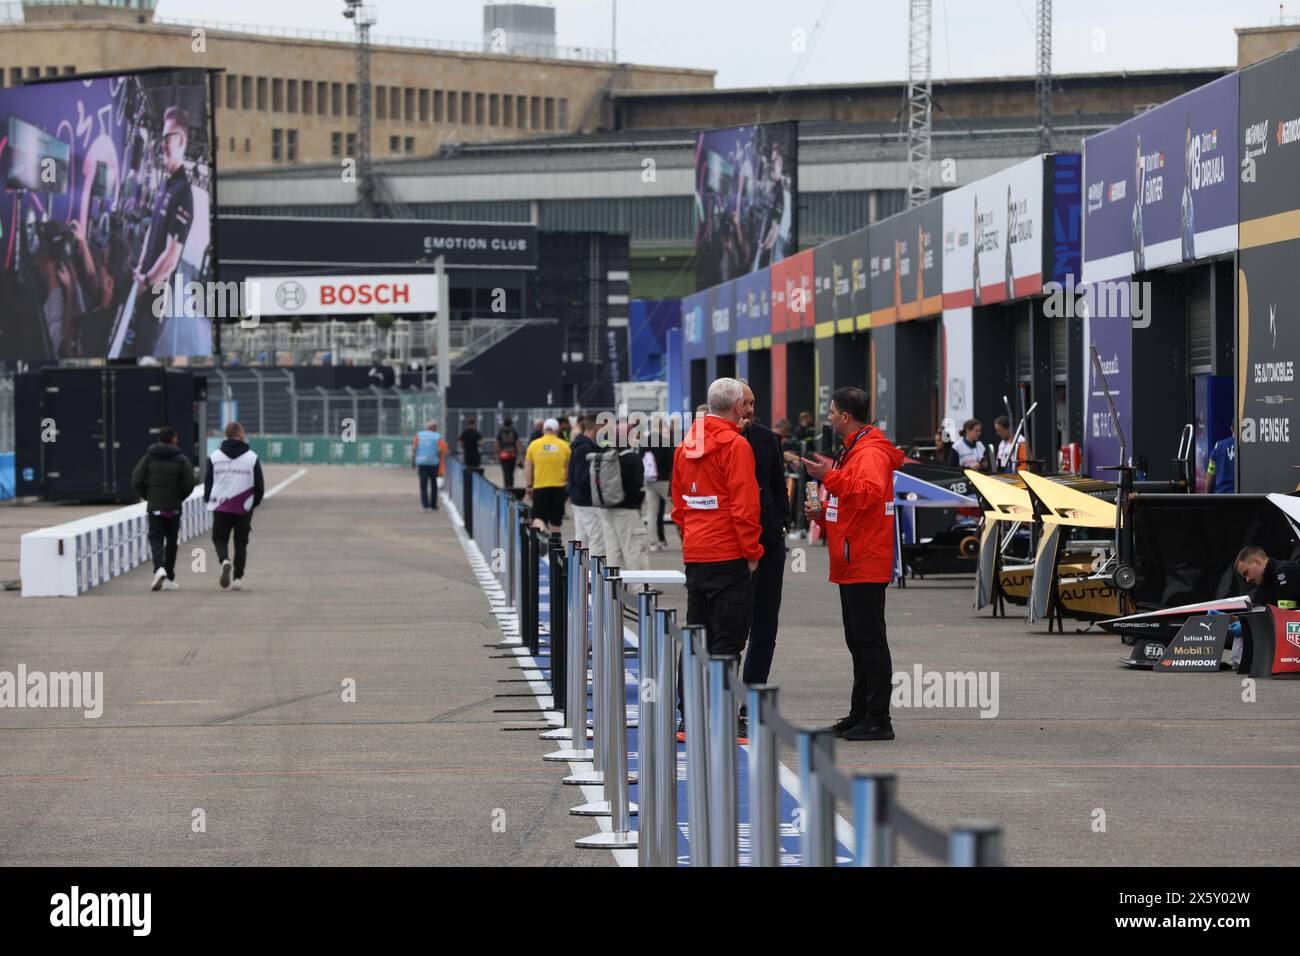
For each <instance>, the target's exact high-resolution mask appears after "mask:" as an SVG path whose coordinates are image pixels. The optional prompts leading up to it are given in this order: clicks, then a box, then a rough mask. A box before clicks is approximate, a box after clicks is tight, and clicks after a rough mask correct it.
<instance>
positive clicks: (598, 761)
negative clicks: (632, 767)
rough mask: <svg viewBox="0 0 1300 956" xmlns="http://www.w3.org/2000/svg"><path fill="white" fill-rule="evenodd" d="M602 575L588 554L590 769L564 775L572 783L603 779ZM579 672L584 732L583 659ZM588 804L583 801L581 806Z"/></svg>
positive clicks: (601, 565)
mask: <svg viewBox="0 0 1300 956" xmlns="http://www.w3.org/2000/svg"><path fill="white" fill-rule="evenodd" d="M604 576H605V559H604V558H602V557H601V556H600V555H598V554H593V555H590V559H589V560H588V561H587V578H586V580H587V588H588V590H589V591H590V594H591V632H590V636H589V637H587V638H586V639H585V640H586V641H588V642H589V643H590V645H591V770H589V771H585V772H583V773H573V774H569V776H567V777H565V778H564V780H563V781H562V782H563V783H567V784H571V785H593V786H595V785H600V784H603V783H604V782H605V752H604V734H605V713H604V711H605V703H604V701H605V698H604V695H602V694H601V692H600V688H601V680H602V679H603V676H602V675H603V674H604V671H605V650H604V647H605V642H604V641H603V640H602V639H601V635H603V634H604V633H605V589H604V587H603V585H602V582H603V580H604ZM580 670H581V672H582V694H581V695H580V697H581V700H582V702H583V708H584V709H583V714H582V720H581V722H580V723H579V726H580V727H582V728H583V731H584V732H585V730H586V726H587V715H586V709H585V708H586V703H587V674H586V671H587V664H586V661H585V660H584V661H583V663H582V666H581V667H580ZM587 806H590V805H589V804H583V807H584V808H585V807H587Z"/></svg>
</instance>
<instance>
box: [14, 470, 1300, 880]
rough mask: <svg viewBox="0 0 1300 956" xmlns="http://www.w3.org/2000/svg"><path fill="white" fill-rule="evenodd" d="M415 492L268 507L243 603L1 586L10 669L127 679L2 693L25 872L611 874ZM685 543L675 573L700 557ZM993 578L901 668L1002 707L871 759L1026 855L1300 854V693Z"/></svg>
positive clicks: (353, 487)
mask: <svg viewBox="0 0 1300 956" xmlns="http://www.w3.org/2000/svg"><path fill="white" fill-rule="evenodd" d="M291 470H292V469H289V470H288V471H291ZM284 474H285V471H284V470H281V471H280V472H279V473H278V474H275V475H272V474H268V482H274V481H275V480H278V479H279V478H280V477H283V476H284ZM414 495H415V482H414V477H413V476H412V475H411V474H410V473H409V472H408V471H405V470H391V471H389V470H383V469H373V470H363V469H347V468H335V469H331V468H314V469H310V470H309V472H308V474H307V475H306V476H305V477H303V478H301V479H299V480H298V481H297V482H296V483H294V484H293V485H290V486H289V487H288V488H286V489H285V490H284V491H283V492H282V493H281V494H280V495H279V496H277V497H276V498H275V499H273V500H272V501H271V502H269V503H268V504H267V505H266V507H265V508H264V509H263V511H262V512H259V514H258V515H257V517H256V519H255V522H254V534H253V540H252V545H251V558H250V565H249V572H248V573H249V578H248V581H249V589H248V590H247V591H245V592H242V593H233V592H222V591H220V590H219V589H218V588H217V586H216V581H215V578H216V567H215V561H214V560H213V559H212V557H211V553H210V549H209V558H208V560H209V564H208V569H209V570H208V572H207V574H205V575H204V574H194V573H192V572H191V571H190V570H189V563H188V557H187V556H188V554H189V549H190V548H191V547H193V546H194V544H197V543H198V542H195V543H193V544H187V545H185V546H183V548H182V561H181V562H179V565H180V567H181V568H182V569H183V570H181V572H180V574H179V575H178V578H179V580H180V583H181V587H182V590H181V591H179V592H174V593H170V592H169V593H161V594H152V593H150V592H149V591H148V590H147V586H148V585H147V577H148V574H147V571H146V570H144V569H140V570H138V571H136V572H133V573H132V574H130V575H128V576H126V577H125V578H122V579H119V580H117V581H114V582H111V583H110V584H108V585H106V586H104V587H101V588H98V589H96V590H95V591H93V592H91V593H90V594H89V595H86V596H83V597H80V598H76V599H62V600H57V599H40V600H37V599H32V600H26V601H24V600H22V599H21V598H19V597H18V596H17V594H15V593H12V592H11V593H3V594H0V669H10V670H12V669H13V668H14V667H15V666H16V665H17V663H18V662H24V663H26V664H27V666H28V668H29V669H32V670H64V669H71V668H76V669H80V670H103V671H104V672H105V682H106V696H107V704H106V708H105V713H104V716H103V717H102V718H100V719H99V720H86V719H84V718H82V717H81V716H80V714H79V713H77V714H75V715H74V714H73V713H69V712H66V711H31V710H22V711H18V710H0V862H3V863H7V864H30V863H53V864H110V865H111V864H127V863H146V864H166V865H189V864H216V865H226V864H231V865H234V864H239V865H250V864H304V863H305V864H371V863H394V864H449V865H458V864H480V865H499V864H524V865H610V863H611V862H612V860H611V857H610V855H609V854H608V853H606V852H604V851H579V850H576V849H573V842H572V841H573V840H574V838H576V837H579V836H582V835H584V834H586V833H588V832H591V831H592V830H593V827H592V826H591V823H590V821H587V822H583V821H581V820H578V819H577V818H574V817H571V816H569V814H568V810H569V808H570V806H572V805H575V804H576V803H578V802H580V800H579V794H578V793H577V792H576V790H575V789H574V788H569V787H561V786H560V783H559V780H560V777H561V776H562V775H563V773H564V772H566V771H565V770H564V769H563V768H562V766H561V765H547V764H543V763H542V761H541V760H540V757H541V754H542V753H544V752H546V751H547V750H550V749H553V748H552V746H551V745H548V744H546V743H544V742H542V741H539V740H538V739H537V738H536V735H535V734H531V733H503V732H501V731H500V730H499V727H500V726H501V725H502V723H503V718H502V715H499V714H494V713H493V709H494V707H500V706H502V702H501V701H500V700H498V699H496V698H494V697H493V695H494V694H496V693H499V692H501V691H502V689H503V688H511V686H512V685H508V684H501V683H498V681H499V680H500V679H503V678H510V677H513V676H515V675H516V673H517V672H514V671H511V670H509V669H508V667H509V664H510V662H509V661H506V660H496V659H492V658H490V657H489V655H490V654H491V653H493V652H492V651H489V650H488V649H487V648H486V647H484V645H485V644H489V643H492V642H494V641H496V640H498V639H499V637H500V633H499V631H497V629H496V626H495V623H494V622H493V620H492V618H491V616H490V615H489V614H488V610H487V603H486V601H485V599H484V597H483V594H482V592H481V591H480V590H479V589H478V587H477V585H476V584H475V583H474V578H473V576H472V574H471V572H470V569H469V567H468V565H467V563H466V561H465V557H464V554H463V551H462V549H461V547H460V544H459V543H458V541H457V539H456V537H455V535H454V533H453V531H452V529H451V527H450V525H449V522H448V520H447V518H446V515H445V513H439V514H437V515H429V514H425V513H422V512H421V511H420V510H419V508H418V504H416V503H415V500H414ZM11 517H12V516H10V515H6V514H5V512H4V511H3V510H0V527H4V526H5V521H6V520H8V519H9V518H11ZM60 520H64V519H60ZM39 523H42V524H45V523H50V522H49V521H44V520H43V521H41V522H39ZM32 526H33V527H35V526H36V525H35V524H33V525H32ZM668 537H669V541H670V542H671V543H672V546H671V549H670V550H669V551H667V552H663V553H659V554H655V555H653V556H652V560H653V562H654V565H655V566H656V567H665V568H667V567H680V559H681V552H680V550H679V545H678V543H677V541H676V538H675V536H674V535H673V533H672V532H671V531H670V532H669V535H668ZM6 547H9V545H7V544H6ZM791 548H792V549H794V548H803V549H804V551H803V554H802V557H801V561H802V562H803V564H802V565H801V566H804V567H805V568H806V569H805V570H803V571H802V572H795V571H794V570H793V569H792V567H791V565H792V564H793V561H794V558H795V553H794V552H793V551H792V555H791V563H790V564H787V576H786V587H785V601H784V606H783V611H782V627H781V632H780V637H779V639H778V644H777V653H776V662H775V665H774V668H773V673H772V677H771V683H773V684H776V685H779V686H780V688H781V707H782V711H783V712H784V713H785V715H786V716H787V717H788V718H789V719H791V720H793V721H794V722H796V723H801V724H806V725H809V726H812V725H819V724H825V723H828V722H829V721H831V720H833V719H835V718H837V717H839V716H840V715H842V714H843V713H845V712H846V711H847V699H848V693H849V686H850V680H851V673H850V668H849V659H848V653H847V651H846V650H845V648H844V644H843V637H842V630H841V625H840V618H839V602H838V597H837V595H836V593H835V591H834V589H833V588H832V586H830V585H829V584H828V583H827V582H826V553H825V550H824V549H823V548H818V547H812V548H808V547H806V546H804V545H802V544H801V543H798V542H792V543H791ZM970 597H971V585H970V581H969V579H968V578H946V579H940V578H936V579H931V580H927V581H919V582H911V583H910V584H909V586H908V587H907V588H905V589H891V590H890V592H889V597H888V619H889V627H890V643H891V646H892V648H893V656H894V669H895V671H908V672H910V671H911V670H912V668H913V665H915V664H918V663H919V664H921V665H923V668H924V669H925V670H927V671H931V670H933V671H987V672H995V673H997V675H998V681H999V684H998V690H999V695H998V705H999V713H998V716H997V717H996V718H992V719H981V718H980V717H979V716H978V712H977V711H976V710H975V709H971V708H968V709H955V708H949V709H943V708H937V709H936V708H923V709H914V708H913V709H903V710H896V711H895V714H894V724H895V729H896V731H897V734H898V739H897V740H895V741H893V742H888V743H848V742H839V743H838V747H837V755H838V757H839V760H840V762H841V764H842V765H843V766H845V767H846V768H852V769H868V768H870V769H882V770H892V771H894V772H895V773H897V775H898V778H899V787H898V789H899V795H900V798H901V800H902V801H903V803H904V805H905V806H906V807H907V808H908V809H909V810H911V811H912V812H913V813H915V814H917V815H919V816H920V817H922V818H923V819H925V820H927V821H929V822H931V823H933V824H936V825H940V826H950V825H951V824H953V823H954V822H956V821H958V820H962V819H970V818H985V819H992V820H995V821H997V822H999V823H1000V824H1001V825H1002V826H1003V827H1004V829H1005V855H1006V858H1007V860H1008V862H1010V863H1012V864H1016V865H1068V864H1082V865H1170V864H1180V865H1226V864H1244V865H1277V866H1282V865H1288V866H1294V865H1296V864H1297V863H1300V843H1298V842H1297V841H1295V840H1294V839H1291V838H1290V836H1289V829H1288V827H1287V825H1286V821H1287V820H1289V819H1290V817H1291V813H1292V810H1293V806H1294V802H1295V791H1296V788H1297V784H1300V740H1298V739H1297V731H1298V730H1300V683H1295V682H1286V681H1269V680H1262V681H1259V682H1258V684H1257V686H1256V688H1255V693H1256V697H1257V699H1256V701H1255V702H1253V703H1246V702H1243V700H1242V694H1243V688H1242V679H1241V678H1240V677H1239V676H1237V675H1235V674H1233V673H1230V672H1223V673H1220V674H1209V675H1204V674H1154V673H1151V672H1132V671H1128V670H1126V669H1124V668H1122V667H1121V666H1120V664H1119V663H1118V658H1119V657H1120V656H1122V655H1123V653H1124V649H1123V648H1122V647H1121V645H1120V643H1119V640H1118V639H1117V638H1113V637H1110V636H1106V635H1102V634H1096V633H1094V634H1076V633H1074V627H1075V626H1077V625H1075V624H1073V623H1072V622H1067V632H1066V634H1065V635H1059V634H1053V635H1049V634H1048V633H1046V627H1045V626H1044V625H1035V626H1033V627H1027V626H1026V625H1025V624H1024V623H1023V621H1022V620H1021V619H1020V618H1019V617H1018V615H1017V614H1016V612H1015V609H1014V608H1013V610H1012V614H1013V616H1012V617H1011V618H1010V619H1007V620H993V619H990V618H988V617H987V616H975V615H973V614H972V613H971V612H970V611H969V606H970ZM670 598H671V599H672V603H676V604H677V605H678V606H679V607H680V606H681V603H682V599H681V596H680V595H678V596H670ZM345 678H353V679H355V680H356V685H357V700H356V702H355V703H344V702H342V700H341V689H340V682H341V681H343V680H344V679H345ZM521 686H522V685H514V689H519V688H520V687H521ZM784 762H785V763H786V765H787V766H788V767H790V768H791V769H794V768H795V767H796V761H795V758H794V755H793V754H792V753H786V754H785V755H784ZM195 808H203V809H204V810H205V811H206V814H207V832H206V833H202V834H195V833H192V832H191V814H192V811H193V810H194V809H195ZM494 811H503V813H504V820H505V824H506V825H505V829H504V832H497V829H494V827H493V826H492V823H493V819H494ZM1098 811H1101V812H1104V815H1105V816H1104V822H1105V831H1104V832H1094V827H1095V826H1096V825H1097V821H1098V820H1099V819H1100V817H1099V814H1098ZM501 816H502V814H501V813H496V815H495V817H496V819H500V818H501ZM900 859H901V860H902V862H905V863H921V862H924V861H922V860H920V859H918V857H917V856H916V854H915V853H913V852H911V851H910V850H908V849H906V848H903V850H902V851H901V853H900Z"/></svg>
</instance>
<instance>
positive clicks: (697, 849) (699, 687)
mask: <svg viewBox="0 0 1300 956" xmlns="http://www.w3.org/2000/svg"><path fill="white" fill-rule="evenodd" d="M705 644H706V639H705V635H704V628H703V627H701V626H699V625H691V626H688V627H686V628H685V629H684V630H683V631H682V695H683V697H684V699H685V700H684V707H685V710H686V716H685V722H686V816H687V820H688V821H689V823H688V826H689V839H688V843H689V845H690V851H691V853H690V857H691V866H708V863H709V777H708V774H709V762H708V746H707V744H708V727H707V724H706V721H705V716H704V658H705V656H706V655H707V654H708V651H707V649H706V647H705Z"/></svg>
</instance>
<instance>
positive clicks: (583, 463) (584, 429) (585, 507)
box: [568, 413, 605, 558]
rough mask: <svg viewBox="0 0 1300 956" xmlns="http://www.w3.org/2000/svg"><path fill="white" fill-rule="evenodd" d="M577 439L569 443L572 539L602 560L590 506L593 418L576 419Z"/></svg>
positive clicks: (596, 429)
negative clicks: (570, 444)
mask: <svg viewBox="0 0 1300 956" xmlns="http://www.w3.org/2000/svg"><path fill="white" fill-rule="evenodd" d="M578 428H579V429H580V431H579V434H578V437H576V438H575V439H573V445H572V446H571V447H570V452H571V454H570V455H569V482H568V492H569V504H571V505H573V537H574V538H575V539H577V540H578V541H581V542H582V544H583V546H584V547H585V548H587V550H588V551H589V552H590V553H591V554H593V555H598V556H600V557H602V558H603V557H604V556H605V530H604V527H603V526H602V525H601V522H600V512H598V511H597V510H596V509H595V508H594V507H592V504H591V462H590V456H591V455H592V454H593V453H594V452H597V451H599V450H600V449H599V447H598V446H597V445H596V435H597V434H599V433H600V426H599V423H598V422H597V421H596V416H595V415H592V414H591V413H586V414H584V415H582V416H580V417H579V418H578Z"/></svg>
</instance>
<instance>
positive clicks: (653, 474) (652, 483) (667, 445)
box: [641, 426, 673, 551]
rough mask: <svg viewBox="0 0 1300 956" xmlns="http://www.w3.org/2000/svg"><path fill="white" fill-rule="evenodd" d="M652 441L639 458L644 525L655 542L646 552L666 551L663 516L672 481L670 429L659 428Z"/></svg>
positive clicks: (669, 497)
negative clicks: (641, 468) (642, 480)
mask: <svg viewBox="0 0 1300 956" xmlns="http://www.w3.org/2000/svg"><path fill="white" fill-rule="evenodd" d="M655 439H656V440H655V442H654V444H653V446H652V447H650V448H649V449H647V451H646V453H645V454H644V455H642V456H641V464H642V466H643V467H644V469H645V502H646V506H645V512H646V524H648V525H649V526H650V528H651V529H653V531H654V535H653V536H652V537H654V538H657V539H658V540H652V541H651V542H650V550H651V551H666V550H667V549H668V539H667V538H665V537H664V516H665V514H666V513H667V511H668V504H669V502H670V500H671V494H672V492H671V491H670V490H669V489H670V487H671V484H670V483H671V482H672V478H673V437H672V429H671V428H669V427H667V426H664V427H663V428H660V429H659V434H658V435H656V436H655Z"/></svg>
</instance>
